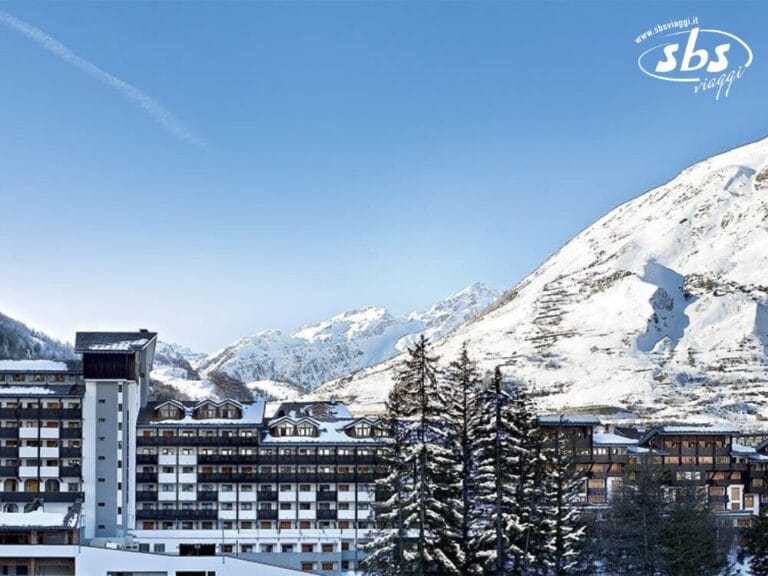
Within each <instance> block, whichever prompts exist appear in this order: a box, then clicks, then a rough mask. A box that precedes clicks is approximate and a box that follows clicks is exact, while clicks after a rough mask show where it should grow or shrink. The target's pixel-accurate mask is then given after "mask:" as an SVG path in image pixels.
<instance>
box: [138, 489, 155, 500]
mask: <svg viewBox="0 0 768 576" xmlns="http://www.w3.org/2000/svg"><path fill="white" fill-rule="evenodd" d="M136 501H137V502H157V490H142V491H139V492H136Z"/></svg>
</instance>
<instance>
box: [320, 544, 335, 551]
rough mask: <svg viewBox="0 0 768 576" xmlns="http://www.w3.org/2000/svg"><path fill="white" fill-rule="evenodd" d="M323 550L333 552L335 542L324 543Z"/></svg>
mask: <svg viewBox="0 0 768 576" xmlns="http://www.w3.org/2000/svg"><path fill="white" fill-rule="evenodd" d="M321 550H322V551H323V552H333V544H323V545H322V547H321Z"/></svg>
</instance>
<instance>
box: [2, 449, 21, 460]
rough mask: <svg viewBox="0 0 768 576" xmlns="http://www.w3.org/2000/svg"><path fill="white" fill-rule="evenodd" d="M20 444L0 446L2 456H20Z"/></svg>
mask: <svg viewBox="0 0 768 576" xmlns="http://www.w3.org/2000/svg"><path fill="white" fill-rule="evenodd" d="M18 457H19V448H18V446H0V458H18Z"/></svg>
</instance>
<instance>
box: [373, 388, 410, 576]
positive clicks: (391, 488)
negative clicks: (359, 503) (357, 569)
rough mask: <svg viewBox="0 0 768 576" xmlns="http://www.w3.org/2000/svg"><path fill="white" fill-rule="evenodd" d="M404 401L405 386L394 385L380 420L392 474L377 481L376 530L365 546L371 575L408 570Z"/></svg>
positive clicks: (384, 575) (383, 452)
mask: <svg viewBox="0 0 768 576" xmlns="http://www.w3.org/2000/svg"><path fill="white" fill-rule="evenodd" d="M402 402H403V396H402V389H401V388H399V387H394V388H393V389H392V391H391V392H390V394H389V397H388V398H387V410H386V415H385V416H384V418H382V423H381V425H382V426H383V427H384V428H385V430H386V432H387V436H388V438H387V442H385V443H384V444H383V446H382V448H380V451H379V454H380V455H381V456H382V457H383V458H384V460H385V462H386V463H387V466H388V470H389V474H387V477H386V478H382V479H379V480H377V481H376V486H375V489H376V502H375V503H374V504H373V511H374V513H375V518H376V529H375V531H374V537H373V539H372V541H371V542H370V543H369V544H366V545H365V546H363V550H364V551H365V552H367V556H366V558H365V559H364V560H363V569H364V570H365V573H366V574H370V575H372V576H395V575H399V574H407V573H408V572H407V568H406V564H405V557H404V552H405V547H406V546H407V532H406V526H405V521H404V517H403V493H404V490H405V486H404V484H403V482H404V481H405V480H406V478H407V477H408V473H409V471H408V469H407V468H406V465H405V450H406V441H407V437H406V428H405V427H404V426H403V423H402V420H401V418H400V416H399V409H400V406H402Z"/></svg>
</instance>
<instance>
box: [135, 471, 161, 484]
mask: <svg viewBox="0 0 768 576" xmlns="http://www.w3.org/2000/svg"><path fill="white" fill-rule="evenodd" d="M136 482H149V483H155V482H157V472H137V473H136Z"/></svg>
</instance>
